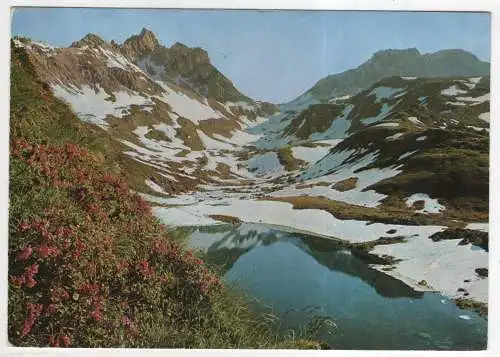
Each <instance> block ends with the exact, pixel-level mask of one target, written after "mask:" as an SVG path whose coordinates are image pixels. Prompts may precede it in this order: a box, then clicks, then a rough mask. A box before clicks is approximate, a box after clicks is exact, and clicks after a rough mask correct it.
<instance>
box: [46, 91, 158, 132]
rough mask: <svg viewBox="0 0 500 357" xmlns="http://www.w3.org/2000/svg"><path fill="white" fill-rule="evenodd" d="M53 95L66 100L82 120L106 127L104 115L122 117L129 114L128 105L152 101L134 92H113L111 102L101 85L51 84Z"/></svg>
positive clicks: (150, 102) (144, 103)
mask: <svg viewBox="0 0 500 357" xmlns="http://www.w3.org/2000/svg"><path fill="white" fill-rule="evenodd" d="M52 91H53V93H54V96H56V97H57V98H59V99H61V100H63V101H65V102H67V103H68V104H69V105H70V106H71V108H72V109H73V111H74V112H75V113H76V115H77V116H78V117H79V118H80V119H81V120H83V121H86V122H90V123H93V124H96V125H99V126H100V127H102V128H104V129H107V126H108V123H107V122H106V121H105V118H106V116H108V115H112V116H114V117H117V118H122V117H123V116H124V115H127V114H129V109H130V106H131V105H133V104H135V105H140V106H144V105H147V106H151V105H154V103H153V102H152V101H151V100H149V99H147V98H144V97H142V96H140V95H138V94H137V93H135V92H126V91H122V92H114V93H113V94H114V96H115V98H116V101H115V102H112V101H111V100H106V99H110V97H109V95H108V94H107V93H106V92H105V91H104V89H103V88H102V87H100V86H99V85H97V91H95V90H94V89H92V88H91V87H90V86H87V85H83V86H82V87H81V89H78V88H76V87H74V86H71V87H68V86H63V85H59V84H53V85H52Z"/></svg>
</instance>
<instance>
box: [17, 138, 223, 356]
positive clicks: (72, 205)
mask: <svg viewBox="0 0 500 357" xmlns="http://www.w3.org/2000/svg"><path fill="white" fill-rule="evenodd" d="M13 163H15V164H16V165H19V166H20V167H22V168H23V169H24V170H27V172H29V173H30V174H32V175H33V176H34V177H36V184H35V185H34V186H33V187H31V190H32V191H33V192H45V191H47V192H52V194H54V195H55V196H56V197H58V199H57V200H54V202H53V204H52V205H50V206H47V207H45V208H44V209H43V210H40V212H38V214H36V215H30V216H29V217H24V218H20V217H16V216H11V217H10V238H9V239H10V248H9V340H10V342H11V343H13V344H15V345H18V346H52V347H74V346H78V347H95V346H99V347H109V346H122V347H126V346H143V344H144V341H143V340H141V334H142V333H143V331H144V328H146V327H147V326H149V325H150V324H151V322H154V321H156V322H158V321H160V322H161V323H162V324H189V323H190V319H192V313H191V311H193V309H198V310H200V309H202V310H203V309H206V310H207V311H209V307H210V301H211V296H212V295H213V294H217V292H218V291H219V290H220V287H221V286H222V285H221V283H220V281H219V279H218V278H217V277H216V276H215V275H214V274H213V273H211V272H210V271H208V270H207V269H206V268H205V267H204V264H203V262H202V261H201V260H200V259H198V258H196V257H195V256H193V254H191V252H187V253H186V252H184V251H183V250H182V249H181V248H180V247H178V246H176V245H175V244H174V243H172V242H171V241H169V240H168V238H167V237H166V236H165V233H164V227H163V226H162V225H160V224H159V223H158V222H157V221H156V219H155V218H154V217H153V216H152V214H151V208H150V206H149V205H148V204H147V203H146V202H145V201H144V200H142V199H141V197H139V196H138V195H136V194H133V193H131V192H130V190H129V188H128V186H127V184H126V183H124V182H123V181H122V180H120V178H118V177H115V176H113V175H110V174H105V173H102V171H101V170H100V168H99V167H100V166H99V160H98V159H97V158H96V157H95V156H93V155H92V154H90V153H89V152H87V151H86V150H83V149H81V148H79V147H78V146H77V145H74V144H69V143H68V144H66V145H64V146H50V145H42V144H34V143H30V142H28V141H25V140H20V139H17V140H13V141H12V142H11V165H12V164H13ZM12 194H13V193H12V192H11V195H12Z"/></svg>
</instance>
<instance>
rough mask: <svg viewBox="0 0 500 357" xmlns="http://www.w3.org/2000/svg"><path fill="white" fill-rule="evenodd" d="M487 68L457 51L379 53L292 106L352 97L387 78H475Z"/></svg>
mask: <svg viewBox="0 0 500 357" xmlns="http://www.w3.org/2000/svg"><path fill="white" fill-rule="evenodd" d="M489 73H490V64H489V63H488V62H484V61H481V60H479V59H478V58H477V57H476V56H474V55H473V54H471V53H469V52H467V51H464V50H459V49H452V50H442V51H438V52H434V53H427V54H421V53H420V52H419V51H418V50H417V49H416V48H409V49H404V50H394V49H392V50H383V51H379V52H376V53H374V54H373V56H372V57H371V58H370V59H369V60H368V61H366V62H364V63H363V64H361V65H360V66H359V67H357V68H355V69H350V70H347V71H345V72H341V73H338V74H332V75H329V76H327V77H325V78H323V79H321V80H319V81H318V82H317V83H316V84H315V85H314V86H313V87H312V88H311V89H309V90H308V91H306V92H305V93H304V94H303V95H301V96H300V97H299V98H297V99H295V100H294V101H292V103H297V102H301V101H303V100H305V99H308V100H311V99H314V100H317V101H319V102H321V101H323V100H324V99H328V98H332V97H336V96H344V95H354V94H356V93H358V92H359V91H361V90H363V89H365V88H368V87H370V86H371V85H372V84H373V83H375V82H377V81H379V80H381V79H383V78H386V77H391V76H417V77H465V76H469V77H477V76H488V75H489Z"/></svg>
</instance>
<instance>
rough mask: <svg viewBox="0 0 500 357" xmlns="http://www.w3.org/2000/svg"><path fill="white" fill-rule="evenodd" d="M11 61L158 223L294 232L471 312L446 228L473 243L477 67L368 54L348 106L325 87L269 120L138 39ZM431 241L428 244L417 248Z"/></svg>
mask: <svg viewBox="0 0 500 357" xmlns="http://www.w3.org/2000/svg"><path fill="white" fill-rule="evenodd" d="M13 46H14V47H15V51H16V53H19V54H20V56H21V57H22V58H24V59H25V61H26V63H28V64H29V66H30V68H31V69H32V71H33V73H32V76H33V77H35V78H37V81H38V82H37V83H39V85H40V86H41V88H43V93H42V95H40V96H41V97H43V98H45V100H46V101H47V103H49V102H53V101H55V100H56V99H58V100H60V101H62V102H64V103H66V105H67V106H68V107H69V108H71V110H72V111H73V112H74V113H75V115H76V116H77V117H78V118H79V119H80V120H81V121H82V122H83V125H84V126H85V127H86V128H91V129H89V130H91V131H90V132H91V134H89V135H85V137H95V138H98V139H101V140H102V139H105V140H104V142H105V146H103V147H101V148H100V150H99V151H100V155H102V156H104V157H106V158H107V159H108V160H110V161H111V162H112V163H113V165H112V166H116V167H115V168H114V169H115V170H114V172H115V173H116V172H118V173H119V174H120V175H121V176H123V178H124V179H126V180H127V182H128V183H129V184H130V185H131V188H132V189H133V190H134V191H135V192H138V193H139V194H140V195H141V196H142V197H143V198H145V199H147V200H148V201H149V202H151V203H152V204H153V205H154V206H155V207H154V208H153V214H154V215H155V216H156V217H159V218H160V219H162V220H163V221H164V223H167V224H169V225H172V226H179V225H180V226H204V225H217V224H220V222H221V221H223V222H230V223H233V224H237V223H238V222H245V223H256V224H269V225H274V226H282V227H286V228H287V229H291V230H297V231H301V232H309V233H312V234H315V235H318V236H323V237H328V238H331V239H336V240H340V241H342V242H343V243H344V244H348V245H351V244H354V245H355V246H356V247H358V248H359V249H360V250H361V251H363V253H367V252H370V254H372V253H373V254H372V255H375V256H377V257H378V258H377V259H376V263H375V264H380V265H381V267H379V268H380V270H381V271H383V272H384V273H385V274H394V275H395V276H397V278H398V279H401V280H403V281H404V282H405V283H407V284H409V285H410V286H412V288H414V289H417V290H419V289H420V290H421V289H422V286H424V287H425V289H434V290H438V291H442V292H444V293H446V294H447V295H448V296H450V297H453V298H457V299H462V298H465V297H467V299H469V298H470V299H474V301H476V302H479V303H482V304H484V303H486V301H487V279H483V278H484V276H476V275H477V274H476V273H475V272H476V271H477V269H480V271H481V272H483V271H484V269H486V267H487V252H485V251H484V249H483V248H482V247H484V246H487V245H485V244H484V235H485V234H484V232H483V234H482V237H483V238H481V239H482V240H483V242H482V243H481V244H480V245H479V250H477V249H475V248H476V247H471V244H474V245H477V244H476V242H475V241H474V242H470V241H460V240H458V238H459V235H460V234H457V233H450V231H449V230H448V228H458V229H461V230H462V231H470V230H473V231H474V230H476V231H477V230H483V231H484V230H486V231H487V229H488V227H487V223H485V222H488V218H489V212H488V198H489V196H488V192H489V120H490V78H489V76H488V72H489V70H488V69H487V67H489V65H488V64H487V63H486V64H485V63H481V62H480V61H478V60H477V59H476V58H475V57H473V56H472V55H470V54H466V53H465V52H463V51H441V52H438V53H436V54H433V55H424V56H422V55H420V54H419V53H418V52H417V51H416V50H409V51H382V52H379V53H377V54H375V55H374V56H373V58H372V60H370V61H368V62H367V63H366V64H364V65H363V66H361V67H360V68H361V69H360V68H358V69H354V70H352V71H349V73H357V74H356V75H355V76H354V77H351V76H350V75H349V76H347V77H349V78H356V76H359V78H361V79H360V80H359V81H358V80H356V81H353V82H352V83H350V84H349V85H348V86H347V87H349V91H347V90H346V88H347V87H346V86H345V83H344V82H339V83H338V84H336V83H334V84H332V86H333V87H329V85H325V87H324V88H326V89H325V90H323V89H322V90H317V89H311V91H310V92H308V93H307V95H304V96H302V97H300V98H298V99H297V100H295V101H293V102H291V103H288V104H286V105H280V106H279V108H278V107H276V106H273V105H272V104H269V103H260V102H256V101H253V100H251V99H249V98H247V97H246V96H244V95H243V94H241V93H240V92H239V91H238V90H237V89H235V87H234V86H233V85H232V83H231V82H230V81H229V80H228V79H227V78H225V77H224V76H223V75H222V74H221V73H220V72H219V71H217V70H216V69H215V68H214V67H213V66H212V65H211V64H210V60H209V57H208V55H207V54H206V52H205V51H203V50H202V49H196V48H195V49H192V48H188V47H186V46H184V45H181V44H175V45H173V46H172V47H170V48H167V47H165V46H162V45H161V44H160V43H159V41H158V40H157V39H156V37H155V36H154V34H153V33H151V32H150V31H148V30H143V31H142V32H141V33H140V34H138V35H135V36H132V37H131V38H130V39H128V40H126V41H125V42H124V43H123V44H118V43H115V42H113V41H112V42H109V43H108V42H106V41H104V40H102V39H101V38H99V37H98V36H96V35H87V36H86V37H85V38H83V39H82V40H80V41H77V42H75V43H73V44H72V45H71V46H70V47H68V48H54V47H51V46H48V45H45V44H41V43H37V42H33V41H30V40H27V39H15V40H14V41H13ZM443 63H448V64H449V63H456V66H451V65H444V64H443ZM339 76H340V75H339ZM347 77H346V78H347ZM332 78H333V77H332ZM335 78H340V77H335ZM323 83H327V84H328V82H323ZM346 83H347V81H346ZM25 87H28V88H29V85H28V86H25ZM23 88H24V87H23ZM23 90H24V89H23ZM351 90H352V91H351ZM346 93H347V94H346ZM40 101H42V102H43V100H42V99H40ZM58 103H59V104H58V105H57V107H58V108H60V107H61V106H64V105H63V104H61V103H60V102H59V101H58ZM41 107H43V105H41ZM68 107H65V108H66V111H67V108H68ZM37 108H39V107H37ZM33 110H34V109H32V108H31V107H30V106H29V105H26V106H22V105H19V107H16V109H15V110H14V112H13V114H12V117H13V118H23V117H24V116H25V115H26V113H28V114H30V113H31V114H33V113H32V111H33ZM37 110H38V109H37ZM51 110H52V109H51ZM61 110H62V109H61ZM278 110H279V111H278ZM59 112H60V110H59V109H58V110H57V113H59ZM49 117H50V115H49ZM19 123H25V124H26V125H28V127H29V125H31V124H32V123H31V121H28V122H26V121H25V122H23V121H22V120H21V121H19ZM46 123H50V120H47V121H46ZM49 127H50V128H58V126H57V124H56V123H52V124H51V125H50V126H47V128H45V127H44V128H43V130H44V132H45V130H49ZM71 127H74V126H71ZM14 128H16V126H14ZM14 130H18V129H14ZM26 130H27V129H26V128H24V129H23V128H22V127H21V128H20V129H19V132H25V131H26ZM30 130H31V129H30ZM61 130H62V131H64V132H66V130H69V129H67V128H66V127H63V128H62V129H61ZM32 131H35V132H39V131H41V129H40V130H39V129H37V130H32ZM56 131H57V130H56ZM103 148H105V149H103ZM42 169H43V168H42ZM43 170H45V171H46V169H43ZM49 173H50V172H49ZM91 209H93V208H91ZM113 212H115V211H113ZM113 214H114V213H113ZM116 214H118V215H119V212H118V213H116ZM462 231H459V232H462ZM439 232H443V233H440V234H441V235H442V236H444V237H446V238H445V239H444V240H445V242H444V243H443V242H434V240H433V239H430V237H431V235H433V234H436V233H439ZM453 232H457V231H453ZM474 234H476V233H474ZM396 238H397V239H396ZM452 240H455V242H453V241H452ZM391 243H398V244H391ZM399 243H401V244H399ZM472 248H474V249H472ZM391 257H392V258H391ZM441 257H446V259H448V261H447V262H446V264H442V265H440V264H439V259H441ZM398 259H402V261H400V260H398ZM457 262H460V264H458V263H457ZM387 265H389V266H387ZM428 266H432V267H434V268H433V269H432V271H430V270H429V269H427V267H428ZM483 275H484V274H483ZM443 276H445V277H446V279H444V278H443ZM420 282H424V283H425V284H424V283H422V284H420ZM457 288H459V289H460V290H457Z"/></svg>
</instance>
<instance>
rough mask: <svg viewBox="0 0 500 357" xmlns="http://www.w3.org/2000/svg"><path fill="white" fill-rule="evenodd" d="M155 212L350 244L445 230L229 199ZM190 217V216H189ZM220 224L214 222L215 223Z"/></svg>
mask: <svg viewBox="0 0 500 357" xmlns="http://www.w3.org/2000/svg"><path fill="white" fill-rule="evenodd" d="M154 213H155V215H156V216H157V217H159V218H160V220H162V221H163V223H165V224H167V225H171V226H191V225H204V224H210V223H207V220H209V219H210V218H207V216H208V215H214V214H218V215H227V216H232V217H237V218H239V219H241V220H242V221H244V222H249V223H262V224H268V225H272V226H281V227H289V228H292V229H296V230H298V231H302V232H308V233H313V234H317V235H320V236H324V237H329V238H337V239H342V240H345V241H349V242H368V241H372V240H376V239H378V238H380V237H385V236H388V234H387V233H386V232H387V231H389V230H391V229H395V230H396V232H397V233H395V235H404V236H415V235H416V236H423V237H428V236H429V235H431V234H433V233H436V232H438V231H441V230H443V229H444V228H445V227H441V226H404V225H395V224H383V223H373V224H370V225H367V223H368V222H366V221H357V220H341V219H337V218H335V217H334V216H333V215H331V214H330V213H328V212H325V211H323V210H319V209H303V210H295V209H293V206H292V204H291V203H288V202H276V201H255V200H234V199H226V200H222V201H216V202H213V203H209V202H201V203H199V204H196V205H188V206H182V207H171V208H165V207H155V208H154ZM188 215H190V216H188ZM215 223H216V222H215V221H214V222H212V224H215Z"/></svg>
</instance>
